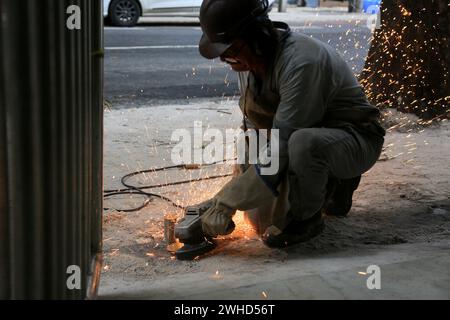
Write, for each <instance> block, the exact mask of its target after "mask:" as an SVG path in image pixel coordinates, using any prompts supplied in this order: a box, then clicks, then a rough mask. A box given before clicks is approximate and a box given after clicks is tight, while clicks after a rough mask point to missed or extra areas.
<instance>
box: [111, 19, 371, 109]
mask: <svg viewBox="0 0 450 320" xmlns="http://www.w3.org/2000/svg"><path fill="white" fill-rule="evenodd" d="M291 27H292V29H293V30H294V32H302V33H305V34H307V35H310V36H313V37H315V38H317V39H320V40H321V41H324V42H326V43H329V44H330V45H331V46H333V47H334V48H336V49H337V50H338V51H339V52H340V53H341V55H342V56H343V57H344V58H345V60H346V61H347V62H348V63H349V64H350V65H351V66H352V68H353V70H354V71H355V72H356V73H358V72H360V70H361V69H362V68H363V65H364V60H365V58H366V56H367V51H368V48H369V44H370V43H369V41H370V37H371V31H370V30H369V29H368V28H367V26H366V21H364V20H363V21H359V20H354V21H313V22H307V23H305V22H300V23H299V24H298V25H295V24H291ZM200 35H201V30H200V28H199V27H192V26H176V27H175V26H172V27H170V26H167V27H157V26H147V25H140V26H138V27H135V28H112V27H106V28H105V47H106V58H105V97H106V99H108V100H110V101H113V102H120V104H121V105H128V103H130V105H134V106H136V105H143V104H145V105H157V104H165V103H178V102H180V103H182V102H184V101H185V100H187V99H192V98H204V97H222V96H233V95H235V94H236V92H237V80H236V75H235V74H234V73H233V72H232V71H231V70H230V68H229V67H227V66H226V65H224V64H223V63H221V62H220V61H219V60H215V61H208V60H206V59H204V58H202V57H201V56H200V54H199V53H198V47H197V43H198V40H199V38H200Z"/></svg>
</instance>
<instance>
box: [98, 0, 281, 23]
mask: <svg viewBox="0 0 450 320" xmlns="http://www.w3.org/2000/svg"><path fill="white" fill-rule="evenodd" d="M275 2H276V0H269V4H270V6H272V5H273V4H274V3H275ZM201 4H202V0H103V15H104V16H105V18H108V20H109V22H110V23H111V24H112V25H115V26H122V27H130V26H134V25H135V24H136V23H137V22H138V20H139V17H141V16H143V15H145V14H147V13H176V12H195V13H198V12H199V11H200V6H201Z"/></svg>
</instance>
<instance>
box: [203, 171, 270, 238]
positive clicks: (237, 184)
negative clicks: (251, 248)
mask: <svg viewBox="0 0 450 320" xmlns="http://www.w3.org/2000/svg"><path fill="white" fill-rule="evenodd" d="M274 197H275V196H274V194H273V192H272V191H271V190H270V189H269V188H268V187H267V185H266V184H265V183H264V181H263V180H262V178H261V177H260V176H259V175H258V173H257V171H256V167H255V166H254V165H252V166H250V167H249V168H248V169H247V171H245V172H244V173H243V174H241V175H240V176H238V177H235V178H233V179H232V180H231V181H230V182H228V183H227V184H226V185H225V186H224V187H223V188H222V189H221V190H220V191H219V192H218V193H217V194H216V195H215V196H214V198H213V199H212V201H213V203H214V204H213V206H212V207H211V208H209V209H208V210H207V211H206V212H205V213H204V214H203V215H202V216H201V220H202V228H203V232H204V233H205V235H208V236H211V237H216V236H217V235H227V234H230V233H231V232H233V230H234V223H233V221H232V217H233V215H234V214H235V213H236V210H242V211H244V210H249V209H254V208H257V207H259V206H261V205H263V204H264V203H265V202H268V201H272V200H273V198H274Z"/></svg>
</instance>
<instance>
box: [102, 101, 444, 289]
mask: <svg viewBox="0 0 450 320" xmlns="http://www.w3.org/2000/svg"><path fill="white" fill-rule="evenodd" d="M236 104H237V103H236V101H218V102H205V101H192V102H191V103H190V104H189V105H186V106H161V107H151V108H139V109H119V110H111V111H108V112H107V113H106V116H105V188H106V189H115V188H119V187H120V186H121V184H120V178H121V177H122V176H123V175H125V174H127V173H129V172H132V171H135V170H143V169H150V168H157V167H160V166H167V165H171V161H170V152H171V149H172V147H173V145H174V142H172V141H171V139H170V137H171V134H172V131H173V130H174V129H179V128H186V129H188V130H192V128H193V126H194V121H198V120H202V121H203V125H204V127H205V129H206V127H207V126H210V127H212V128H219V129H225V128H235V127H237V126H238V125H239V121H240V114H239V111H238V110H237V108H236ZM386 125H387V127H389V128H391V129H390V130H389V133H388V135H387V137H386V143H385V151H384V153H383V155H382V157H381V159H380V161H379V162H378V163H377V165H376V166H375V167H374V168H372V169H371V170H370V171H369V172H367V173H366V174H365V175H364V176H363V179H362V183H361V185H360V187H359V189H358V190H357V192H356V193H355V199H354V205H353V208H352V210H351V212H350V215H349V216H348V217H347V218H331V217H327V218H326V229H325V231H324V233H323V234H322V235H320V236H319V237H317V238H316V239H313V240H311V241H309V242H307V243H304V244H301V245H297V246H295V247H292V248H289V249H285V250H276V249H269V248H267V247H265V246H264V245H263V243H262V242H261V241H260V240H259V238H258V236H256V235H255V234H254V233H253V232H252V230H251V227H250V226H249V225H248V224H247V223H246V222H245V221H244V218H243V217H242V216H239V217H237V224H238V228H237V230H236V231H235V232H234V233H233V234H232V235H230V236H228V237H225V238H221V239H219V241H218V242H219V245H218V248H217V249H216V250H214V251H213V252H212V253H210V254H208V255H207V256H204V257H201V258H199V259H197V260H194V261H191V262H183V261H177V260H175V259H174V257H173V256H172V254H171V253H169V252H168V251H167V250H166V245H165V243H164V239H163V237H164V235H163V219H164V216H165V215H166V214H177V215H178V216H180V215H181V213H182V211H181V210H179V209H177V208H174V207H172V206H171V205H170V204H168V203H166V202H164V201H162V200H158V199H153V200H152V201H151V203H150V204H149V206H148V207H146V208H145V209H143V210H141V211H139V212H131V213H126V212H119V211H117V210H115V209H113V208H123V209H126V208H130V207H132V206H135V205H139V204H141V203H142V201H143V200H144V199H143V198H142V197H136V196H135V197H130V196H119V197H116V198H114V199H110V200H107V201H106V202H105V206H106V207H108V208H110V209H108V210H106V211H105V214H104V267H103V274H102V282H103V283H108V281H109V280H111V281H112V280H120V281H123V282H125V283H129V284H132V283H133V282H135V281H142V280H144V281H149V282H154V281H165V280H168V281H170V279H171V277H173V276H175V275H178V276H179V275H183V274H192V273H205V274H210V275H211V277H212V278H214V277H217V278H220V277H222V276H223V275H227V276H230V275H245V274H248V275H252V276H255V275H258V274H263V273H265V272H268V271H273V272H276V270H279V269H280V268H282V267H283V265H286V264H287V263H289V262H292V261H296V260H299V259H303V258H305V257H308V258H311V257H313V258H314V257H320V256H324V255H327V254H334V253H340V252H347V253H348V252H352V251H355V252H357V251H358V250H361V249H374V250H376V249H383V248H387V247H389V246H392V245H396V244H404V243H407V244H409V245H414V244H419V243H420V244H423V243H438V242H440V241H442V240H446V239H449V236H450V199H449V195H450V164H449V163H450V162H449V160H448V159H449V158H450V139H449V138H450V124H449V123H448V122H446V121H444V122H441V123H440V124H439V125H432V126H419V125H417V124H416V119H414V117H411V116H406V115H402V114H398V113H395V112H390V113H387V114H386ZM231 170H232V167H231V165H220V166H209V167H205V168H202V169H201V170H179V169H176V170H171V171H168V172H164V173H159V174H154V173H152V174H146V175H141V176H139V177H134V178H132V179H131V180H130V181H131V182H133V183H134V184H136V185H149V184H157V183H165V182H168V181H177V180H184V179H186V178H196V177H202V176H208V175H211V174H223V173H229V172H231ZM226 181H227V178H222V179H216V180H208V181H202V182H196V183H191V184H185V185H181V186H175V187H165V188H159V189H152V190H151V191H152V192H156V193H158V194H163V195H165V196H167V197H169V198H171V199H173V200H174V201H176V202H177V203H179V204H182V205H191V204H195V203H197V202H199V201H201V200H205V199H207V198H209V197H211V196H212V195H214V193H215V192H216V191H218V190H219V189H220V187H221V185H223V184H224V183H225V182H226Z"/></svg>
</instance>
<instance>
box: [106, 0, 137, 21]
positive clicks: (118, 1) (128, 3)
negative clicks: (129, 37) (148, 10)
mask: <svg viewBox="0 0 450 320" xmlns="http://www.w3.org/2000/svg"><path fill="white" fill-rule="evenodd" d="M140 16H141V7H140V5H139V3H138V2H137V1H136V0H113V1H111V4H110V5H109V10H108V18H109V21H110V22H111V24H112V25H114V26H118V27H132V26H134V25H136V23H137V22H138V20H139V17H140Z"/></svg>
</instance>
